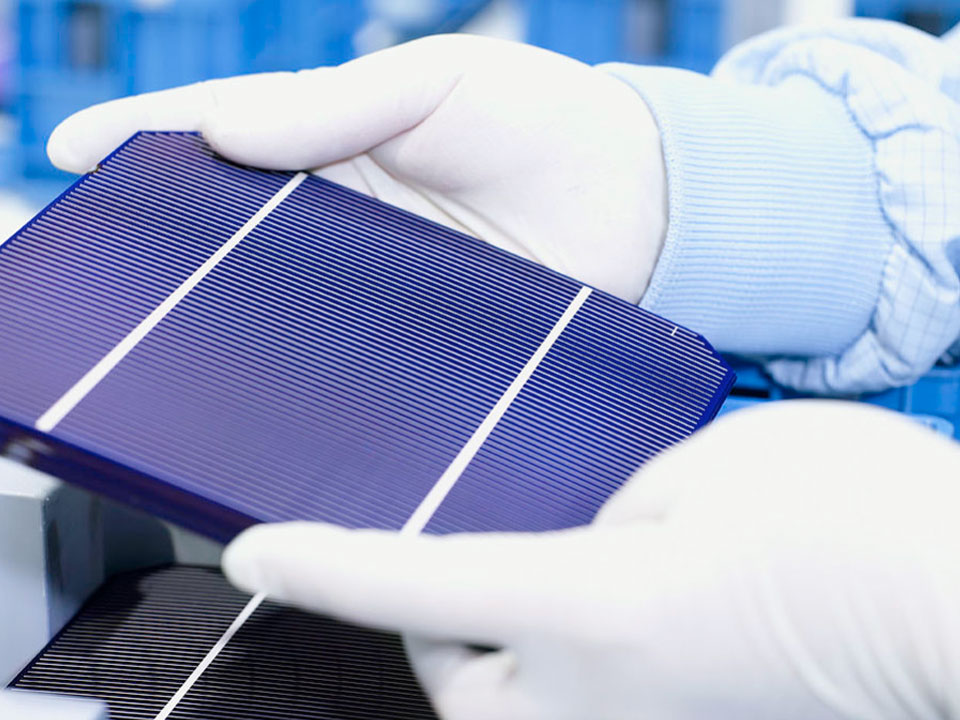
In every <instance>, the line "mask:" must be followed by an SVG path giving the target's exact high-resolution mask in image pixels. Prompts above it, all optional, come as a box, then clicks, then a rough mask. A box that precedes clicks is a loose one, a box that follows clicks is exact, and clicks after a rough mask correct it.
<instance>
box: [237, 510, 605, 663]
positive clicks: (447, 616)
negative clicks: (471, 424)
mask: <svg viewBox="0 0 960 720" xmlns="http://www.w3.org/2000/svg"><path fill="white" fill-rule="evenodd" d="M586 532H591V531H589V530H586V529H576V530H568V531H562V532H554V533H516V534H513V533H511V534H500V533H481V534H457V535H446V536H428V535H418V536H403V535H400V534H398V533H395V532H388V531H382V530H345V529H343V528H338V527H334V526H331V525H326V524H321V523H284V524H276V525H259V526H255V527H253V528H251V529H249V530H247V531H245V532H244V533H242V534H241V535H240V536H239V537H238V538H237V539H235V540H234V541H233V542H232V543H231V544H230V545H229V546H228V547H227V549H226V551H225V552H224V556H223V569H224V572H225V573H226V575H227V577H228V578H229V579H230V580H231V581H232V582H233V583H234V584H236V585H237V586H238V587H240V588H242V589H244V590H247V591H250V592H265V593H267V595H268V596H270V597H271V598H273V599H277V600H281V601H286V602H291V603H294V604H296V605H299V606H301V607H304V608H307V609H310V610H315V611H318V612H323V613H327V614H331V615H334V616H337V617H340V618H343V619H345V620H348V621H352V622H356V623H361V624H364V625H370V626H374V627H379V628H383V629H387V630H394V631H401V632H410V633H414V634H419V635H426V636H430V637H442V638H449V639H451V640H458V641H462V642H465V643H477V644H481V645H490V646H502V645H509V644H510V641H511V640H515V639H516V638H518V637H521V636H531V635H536V634H537V633H539V632H553V631H554V629H555V628H557V627H562V626H564V625H565V624H567V623H568V622H570V618H571V613H575V612H576V609H575V607H574V605H575V603H576V602H577V599H576V598H575V597H573V595H575V593H571V592H570V580H569V578H570V577H571V575H572V576H573V577H581V578H582V581H583V582H584V583H585V584H586V585H589V577H590V573H591V568H592V567H595V566H596V564H597V557H596V556H595V555H594V551H593V549H592V548H591V547H589V546H590V545H591V543H589V542H586V543H585V542H583V540H584V539H585V535H584V533H586ZM592 532H595V531H592Z"/></svg>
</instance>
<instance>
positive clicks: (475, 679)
mask: <svg viewBox="0 0 960 720" xmlns="http://www.w3.org/2000/svg"><path fill="white" fill-rule="evenodd" d="M404 645H405V646H406V649H407V655H408V656H409V658H410V663H411V665H412V666H413V669H414V672H415V673H416V675H417V678H418V679H419V680H420V683H421V685H423V688H424V690H425V691H426V692H427V695H428V696H429V697H430V699H431V701H432V702H433V705H434V707H435V708H436V710H437V713H438V714H439V715H440V717H441V718H443V720H540V718H541V716H542V713H541V712H540V710H539V709H538V708H537V707H535V706H534V704H533V703H531V702H530V699H529V698H527V697H526V696H525V695H524V693H523V692H522V689H521V688H520V687H519V684H518V682H517V658H516V656H515V655H514V654H513V653H512V652H510V651H509V650H498V651H493V652H482V651H478V650H474V649H471V648H468V647H466V646H465V645H462V644H459V643H453V642H444V641H434V640H429V639H427V638H424V637H420V636H410V635H406V636H404Z"/></svg>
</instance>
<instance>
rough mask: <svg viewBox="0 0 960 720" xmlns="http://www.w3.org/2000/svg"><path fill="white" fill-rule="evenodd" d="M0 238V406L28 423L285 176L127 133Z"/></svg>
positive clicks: (190, 145)
mask: <svg viewBox="0 0 960 720" xmlns="http://www.w3.org/2000/svg"><path fill="white" fill-rule="evenodd" d="M108 166H109V171H105V172H96V173H92V174H90V175H87V176H86V177H84V178H83V180H82V181H81V182H80V183H78V184H76V185H74V186H73V187H72V188H70V189H69V190H67V192H65V193H64V194H63V195H62V196H61V197H60V198H58V199H57V201H55V202H54V203H53V204H52V205H51V206H50V207H48V208H47V209H46V210H44V212H43V213H41V214H40V215H39V216H38V217H37V218H36V219H34V220H33V221H32V222H30V223H29V224H28V225H27V226H26V227H24V228H23V229H22V230H21V231H20V232H18V233H17V234H16V235H14V236H13V237H12V238H11V239H10V240H8V241H7V242H6V243H5V244H3V245H2V246H0V338H2V344H3V349H2V356H0V357H2V362H0V400H2V414H3V415H5V416H7V417H9V418H10V419H14V420H17V421H19V422H21V423H24V424H30V423H32V422H33V421H34V420H36V418H37V417H38V416H39V415H40V414H41V413H42V412H43V411H44V410H46V409H47V408H48V407H49V406H50V405H51V404H52V403H53V402H54V401H55V400H56V399H57V398H58V397H60V396H61V395H62V394H63V393H64V392H65V391H66V390H67V389H68V388H69V387H70V386H71V385H73V384H74V383H75V382H76V381H77V380H78V379H80V377H81V376H82V375H83V374H84V373H85V372H86V371H87V370H88V369H89V368H90V367H91V366H92V365H94V364H95V363H96V362H97V361H98V360H99V359H100V358H101V357H102V356H103V355H105V354H106V353H107V352H108V351H109V350H110V348H111V347H113V346H114V345H115V344H116V343H117V342H119V340H120V339H121V338H122V337H123V336H124V335H126V334H127V333H128V332H129V331H130V330H131V329H132V328H133V327H134V326H135V325H136V324H137V323H138V322H139V321H140V320H141V318H142V317H143V316H144V315H146V314H147V313H149V312H150V310H151V309H153V308H154V307H155V306H156V305H158V304H159V303H160V302H161V301H162V300H163V298H164V297H166V296H167V295H169V294H170V292H172V291H173V290H174V289H175V288H176V287H177V286H178V285H179V284H180V283H182V282H183V281H184V279H185V278H186V277H187V276H189V275H190V273H192V272H193V271H194V270H195V269H196V268H197V267H198V266H199V265H200V264H201V263H203V261H204V260H206V258H207V257H209V256H210V255H211V254H212V253H213V252H214V251H215V250H216V249H217V248H218V247H220V246H221V245H223V243H224V242H225V241H226V240H227V238H229V237H230V235H232V234H233V233H234V232H235V231H236V229H237V228H238V227H240V226H241V225H243V223H244V222H245V221H246V220H247V219H248V218H249V217H250V216H251V215H253V214H254V213H255V212H256V211H257V210H258V209H259V208H260V207H261V206H263V204H264V203H265V202H267V200H269V199H270V197H272V196H273V195H274V193H276V192H277V190H279V189H280V188H281V187H283V185H284V184H285V183H286V182H287V181H288V180H289V177H290V176H289V173H265V172H259V171H253V170H250V169H247V168H241V167H238V166H236V165H232V164H230V163H225V162H223V161H222V160H219V159H216V158H215V157H214V155H213V153H212V152H211V151H210V149H209V148H208V147H207V146H206V145H205V144H204V143H203V141H202V140H200V138H198V137H196V136H194V135H189V134H169V135H155V134H143V135H138V136H137V137H136V138H134V139H133V140H132V141H130V142H129V143H127V144H126V145H124V146H123V147H122V148H121V149H120V150H118V151H117V152H116V153H115V154H114V155H113V156H112V157H111V158H110V160H109V162H108Z"/></svg>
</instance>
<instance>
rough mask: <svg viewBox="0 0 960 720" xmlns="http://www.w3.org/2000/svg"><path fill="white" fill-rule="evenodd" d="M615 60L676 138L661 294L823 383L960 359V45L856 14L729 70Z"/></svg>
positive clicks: (741, 57)
mask: <svg viewBox="0 0 960 720" xmlns="http://www.w3.org/2000/svg"><path fill="white" fill-rule="evenodd" d="M602 67H603V69H604V70H606V71H607V72H610V73H612V74H615V75H616V76H618V77H620V78H621V79H622V80H624V81H625V82H627V83H629V84H630V85H631V86H632V87H634V88H635V89H636V90H637V92H638V93H640V95H641V96H642V97H643V99H644V100H645V101H646V102H647V104H648V105H649V106H650V107H651V109H652V111H653V113H654V115H655V117H656V119H657V122H658V124H659V127H660V132H661V137H662V140H663V152H664V160H665V164H666V168H667V180H668V186H669V201H670V202H669V204H670V208H669V226H668V231H667V238H666V241H665V244H664V248H663V251H662V254H661V256H660V259H659V262H658V264H657V267H656V269H655V271H654V275H653V278H652V279H651V282H650V286H649V288H648V290H647V292H646V294H645V295H644V297H643V299H642V301H641V304H642V305H643V306H644V307H646V308H648V309H650V310H652V311H654V312H657V313H660V314H663V315H665V316H667V317H669V318H671V319H672V320H675V321H677V322H680V323H683V324H685V325H688V326H690V327H691V328H693V329H696V330H697V331H699V332H702V333H703V334H705V335H706V336H707V338H709V339H710V340H711V341H712V342H713V343H714V344H715V345H716V346H717V347H718V348H719V349H720V350H723V351H726V352H733V353H738V354H741V355H748V356H755V357H759V358H762V359H763V360H764V362H765V363H766V366H767V368H768V369H769V371H770V372H771V373H772V374H773V376H774V377H775V378H776V379H777V380H779V381H780V382H782V383H784V384H786V385H789V386H792V387H795V388H798V389H802V390H806V391H811V392H820V393H848V392H860V391H866V390H877V389H882V388H886V387H890V386H893V385H901V384H906V383H909V382H912V381H913V380H915V379H916V378H917V377H919V376H920V375H922V374H923V373H924V372H926V371H927V370H928V369H929V368H930V367H931V366H932V365H933V364H934V363H935V362H937V360H938V359H942V358H947V357H949V356H950V355H951V352H952V351H951V348H954V350H955V348H956V344H957V341H958V337H960V278H958V273H960V144H958V139H957V136H958V134H960V107H958V106H957V104H956V103H955V101H954V100H953V98H952V97H951V95H950V92H949V91H948V88H949V87H960V83H957V79H958V78H957V75H958V73H960V57H958V56H957V55H955V54H954V51H952V50H950V49H949V48H948V47H947V46H946V45H944V44H942V43H940V42H939V41H938V40H936V39H935V38H933V37H931V36H928V35H925V34H923V33H920V32H918V31H913V30H910V29H908V28H905V27H903V26H899V25H895V24H892V23H884V22H871V21H847V22H844V23H837V24H834V25H831V26H826V27H823V28H805V29H800V30H795V29H794V30H784V31H779V32H775V33H771V34H768V35H766V36H762V37H761V38H759V39H757V40H754V41H752V42H750V43H747V44H746V45H744V46H741V47H740V48H738V49H735V50H734V51H733V52H732V53H731V54H730V55H728V57H727V58H725V59H724V60H723V61H721V63H720V65H718V67H717V69H716V70H715V71H714V73H713V76H712V77H706V76H702V75H698V74H695V73H689V72H685V71H681V70H671V69H664V68H646V67H636V66H630V65H606V66H602ZM954 67H955V68H956V72H955V71H954ZM951 83H952V85H951Z"/></svg>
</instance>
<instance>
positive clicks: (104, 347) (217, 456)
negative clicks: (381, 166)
mask: <svg viewBox="0 0 960 720" xmlns="http://www.w3.org/2000/svg"><path fill="white" fill-rule="evenodd" d="M0 337H2V338H3V343H2V345H0V434H2V436H3V437H4V439H5V443H6V447H7V450H8V452H13V453H16V454H19V456H21V457H24V458H25V459H27V460H28V461H29V462H31V463H32V464H34V465H36V466H38V467H40V468H42V469H47V470H50V471H52V472H54V473H56V474H58V475H60V476H62V477H64V478H65V479H68V480H72V481H74V482H78V483H80V484H82V485H85V486H87V487H90V488H92V489H94V490H97V491H99V492H103V493H105V494H107V495H110V496H112V497H115V498H118V499H120V500H123V501H126V502H129V503H132V504H135V505H139V506H142V507H144V508H146V509H148V510H150V511H152V512H154V513H156V514H159V515H161V516H164V517H167V518H169V519H172V520H174V521H176V522H179V523H181V524H184V525H186V526H188V527H191V528H193V529H195V530H197V531H199V532H202V533H205V534H207V535H210V536H212V537H215V538H218V539H221V540H226V539H229V538H230V537H232V536H233V535H235V534H236V533H237V532H238V531H239V530H241V529H242V528H243V527H245V526H247V525H249V524H251V523H254V522H261V521H279V520H290V519H315V520H325V521H330V522H335V523H339V524H341V525H345V526H349V527H380V528H389V529H401V528H406V531H408V532H416V531H419V530H421V529H424V528H425V529H426V531H427V532H452V531H457V530H506V529H510V530H545V529H553V528H560V527H567V526H571V525H577V524H582V523H584V522H587V521H588V520H589V519H590V517H591V516H592V515H593V513H594V512H595V511H596V510H597V508H598V507H599V506H600V504H601V503H602V502H603V500H604V499H605V498H606V497H607V496H608V495H609V494H610V493H611V492H613V491H614V490H615V489H616V488H617V486H618V485H619V484H620V483H622V482H623V480H624V479H625V478H626V477H628V476H629V475H630V474H631V473H632V472H633V471H634V470H635V469H636V468H637V467H639V466H640V465H641V464H642V463H643V462H645V461H646V460H647V459H649V458H650V457H652V456H653V455H654V454H656V453H657V452H659V451H661V450H662V449H664V448H665V447H667V446H669V445H672V444H673V443H676V442H678V441H679V440H681V439H682V438H684V437H685V436H687V435H688V434H689V433H691V432H692V431H693V430H695V429H696V428H697V427H699V426H700V425H702V424H703V423H704V422H706V421H707V420H709V419H710V418H711V417H712V416H713V415H714V414H715V412H716V410H717V408H718V407H719V404H720V403H721V402H722V400H723V398H724V397H725V395H726V393H727V391H728V390H729V387H730V385H731V383H732V380H733V375H732V372H731V371H730V370H729V369H728V368H727V367H726V365H724V363H723V362H722V361H721V360H720V359H719V357H718V356H717V355H716V354H715V353H714V352H713V350H712V349H711V348H710V346H709V344H707V342H706V341H704V340H703V338H701V337H699V336H697V335H696V334H694V333H692V332H690V331H688V330H686V329H683V328H678V327H677V326H676V325H674V324H673V323H670V322H669V321H667V320H664V319H661V318H659V317H656V316H654V315H651V314H650V313H647V312H644V311H643V310H640V309H638V308H636V307H633V306H631V305H629V304H627V303H624V302H622V301H620V300H617V299H616V298H613V297H611V296H609V295H606V294H604V293H602V292H600V291H597V290H593V289H591V288H586V287H584V286H583V285H582V284H581V283H579V282H577V281H575V280H572V279H570V278H567V277H564V276H562V275H560V274H558V273H555V272H552V271H550V270H548V269H545V268H543V267H541V266H539V265H537V264H535V263H532V262H529V261H527V260H524V259H522V258H519V257H516V256H513V255H511V254H509V253H506V252H504V251H501V250H498V249H496V248H493V247H491V246H489V245H487V244H485V243H483V242H481V241H479V240H476V239H474V238H470V237H467V236H465V235H462V234H460V233H457V232H454V231H452V230H449V229H447V228H445V227H442V226H439V225H436V224H434V223H431V222H428V221H426V220H424V219H422V218H419V217H416V216H414V215H411V214H409V213H406V212H404V211H402V210H399V209H397V208H393V207H391V206H389V205H386V204H384V203H381V202H378V201H377V200H374V199H371V198H368V197H366V196H363V195H360V194H358V193H355V192H352V191H350V190H347V189H345V188H342V187H339V186H337V185H335V184H333V183H330V182H327V181H325V180H322V179H320V178H317V177H314V176H310V175H306V174H304V173H280V172H264V171H260V170H254V169H251V168H245V167H241V166H238V165H235V164H232V163H230V162H227V161H225V160H223V159H221V158H219V157H217V156H216V155H215V154H214V153H213V152H212V151H211V150H210V148H209V147H207V146H206V144H205V143H204V142H203V140H202V139H201V138H200V137H199V136H197V135H194V134H189V133H139V134H137V135H135V136H134V137H133V138H132V139H131V140H129V141H128V142H127V143H125V144H124V145H123V146H121V147H120V148H119V149H118V150H117V151H115V152H114V153H113V154H112V155H111V156H110V157H108V158H107V159H106V160H105V161H104V162H103V163H102V164H101V165H100V167H99V168H98V170H97V171H96V172H94V173H91V174H89V175H87V176H85V177H83V178H81V179H80V180H79V181H78V182H77V184H76V185H74V186H73V187H72V188H71V189H69V190H68V191H67V192H66V193H64V195H62V196H61V197H60V198H58V199H57V200H56V201H55V202H54V203H53V204H51V205H50V206H49V207H48V208H47V209H46V210H44V211H43V212H42V213H41V214H40V215H39V216H38V217H37V218H35V219H34V220H33V221H32V222H31V223H29V224H28V225H27V226H26V227H25V228H24V229H23V230H21V231H20V232H19V233H18V234H17V235H15V236H14V237H13V238H11V239H10V240H9V241H8V242H7V243H5V244H3V245H2V246H0Z"/></svg>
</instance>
